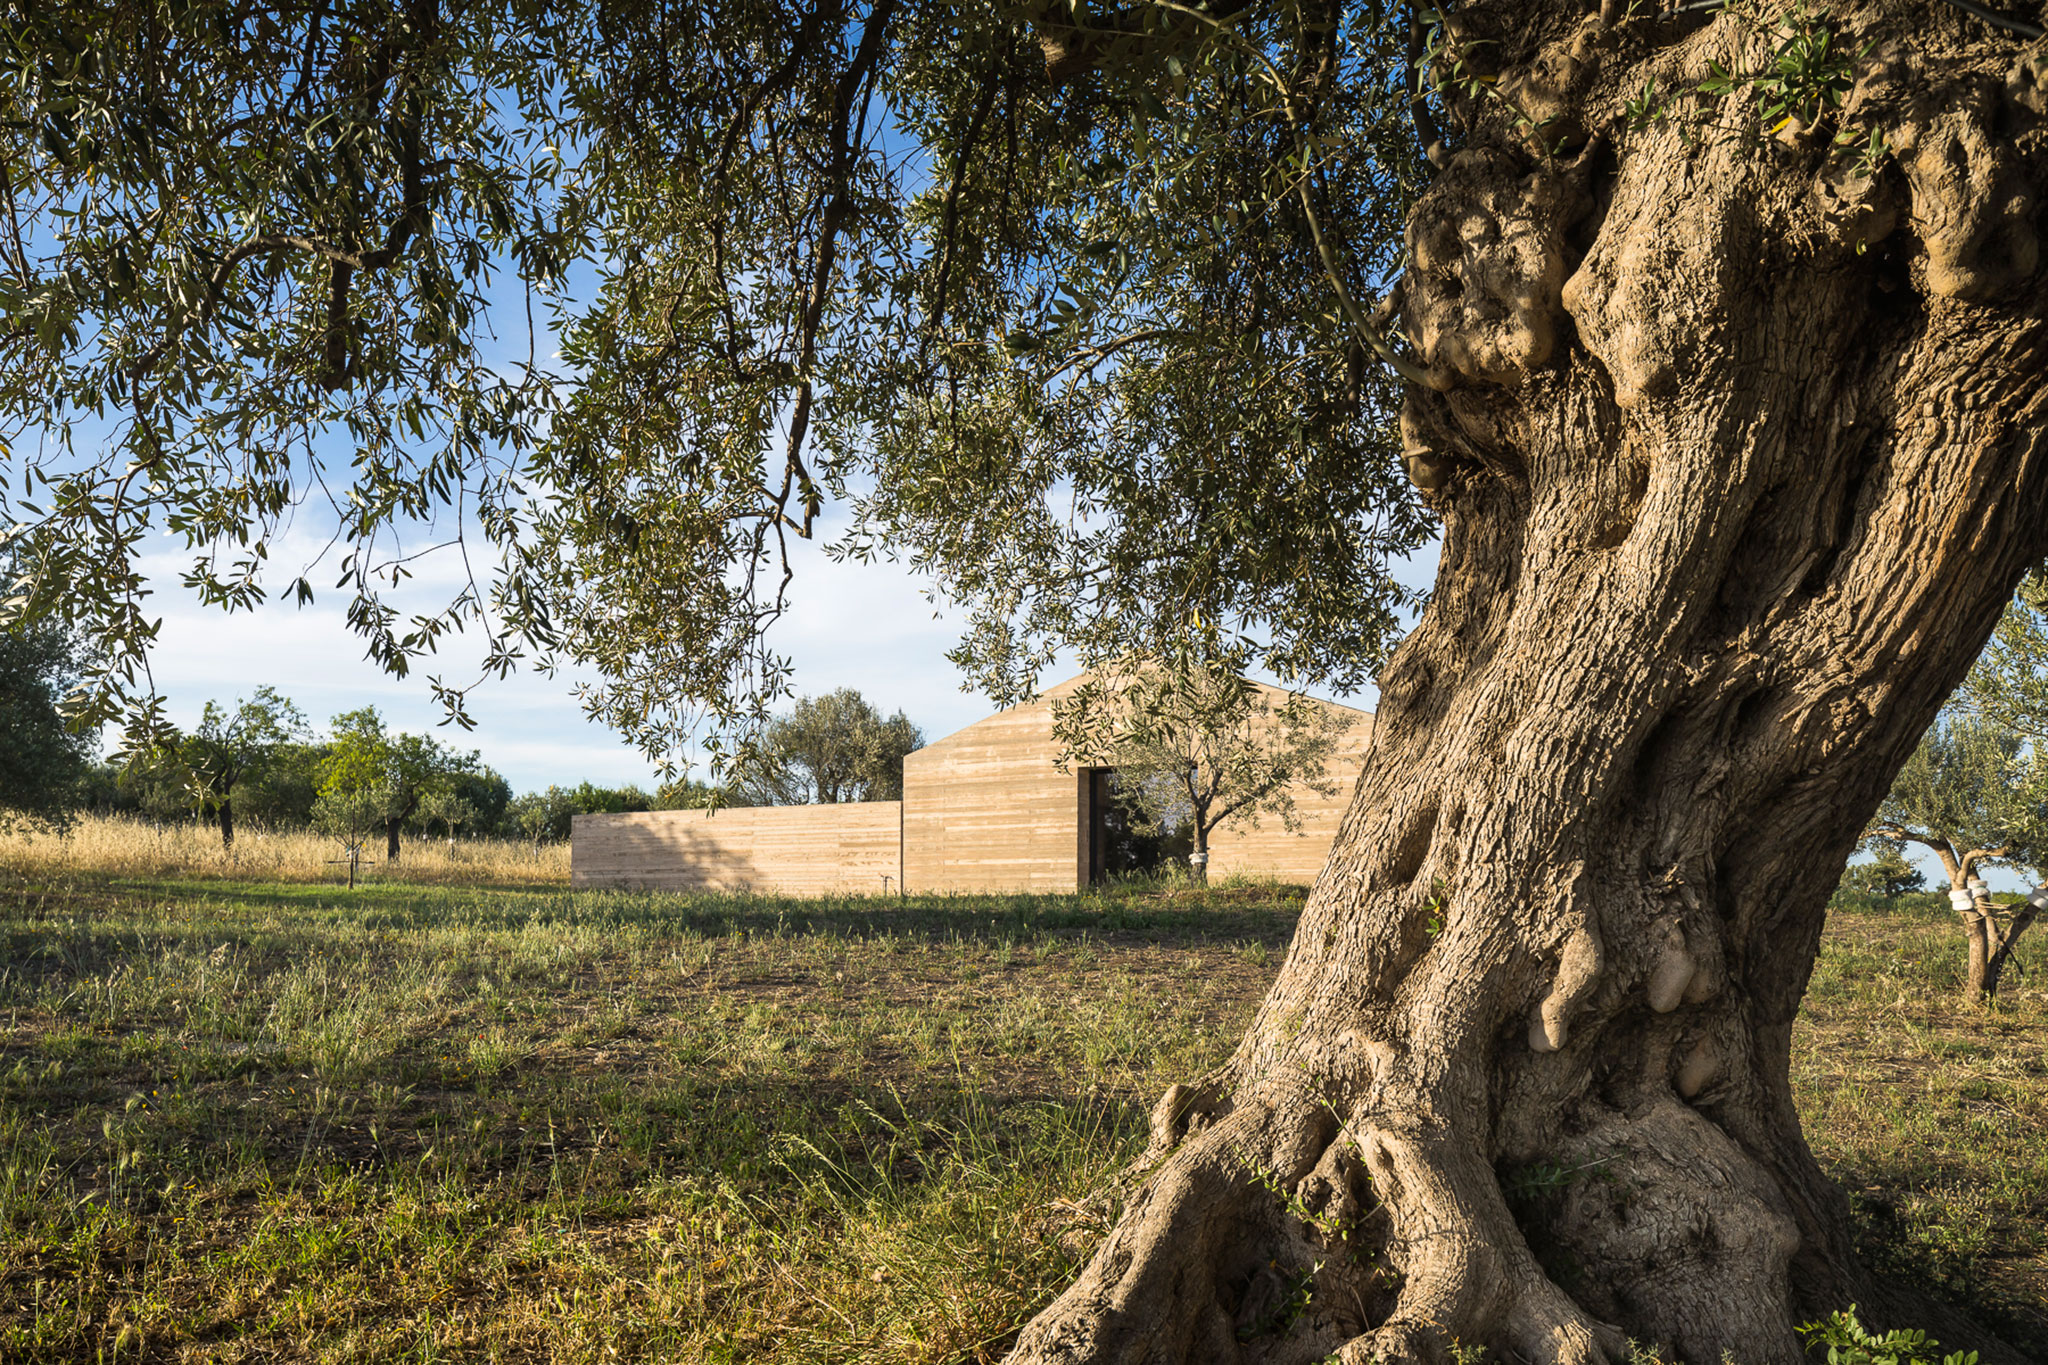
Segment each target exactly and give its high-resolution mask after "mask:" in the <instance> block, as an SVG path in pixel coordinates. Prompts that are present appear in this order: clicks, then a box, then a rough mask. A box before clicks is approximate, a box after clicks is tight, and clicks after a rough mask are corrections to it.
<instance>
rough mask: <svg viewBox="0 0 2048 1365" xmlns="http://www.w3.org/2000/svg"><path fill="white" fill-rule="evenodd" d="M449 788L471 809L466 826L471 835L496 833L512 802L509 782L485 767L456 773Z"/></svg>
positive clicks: (501, 825) (501, 826) (500, 828)
mask: <svg viewBox="0 0 2048 1365" xmlns="http://www.w3.org/2000/svg"><path fill="white" fill-rule="evenodd" d="M452 781H453V785H452V788H451V790H452V791H453V792H454V794H455V796H456V797H457V798H459V799H460V800H461V801H463V802H464V803H465V804H466V805H467V806H468V807H469V809H470V810H471V811H472V812H473V814H472V815H471V817H470V821H469V824H468V826H467V828H468V829H469V830H470V832H471V833H473V834H495V833H499V832H500V831H501V830H502V828H503V825H504V820H505V810H506V808H507V807H508V806H510V805H511V804H512V784H511V783H509V782H507V781H506V780H505V778H504V776H503V775H502V774H500V773H498V772H496V771H495V770H493V769H492V768H490V767H488V766H482V767H478V768H475V769H473V770H468V771H463V772H458V773H456V774H455V776H454V778H453V780H452Z"/></svg>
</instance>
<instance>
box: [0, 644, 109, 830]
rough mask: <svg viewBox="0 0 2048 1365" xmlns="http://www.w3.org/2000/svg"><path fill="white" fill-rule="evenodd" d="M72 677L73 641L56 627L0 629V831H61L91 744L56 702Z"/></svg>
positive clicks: (74, 804) (79, 790) (76, 798)
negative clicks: (24, 826) (16, 827)
mask: <svg viewBox="0 0 2048 1365" xmlns="http://www.w3.org/2000/svg"><path fill="white" fill-rule="evenodd" d="M77 675H78V649H77V645H76V642H75V641H74V640H73V638H72V636H71V635H70V633H69V632H67V631H65V630H64V629H63V628H61V627H59V626H57V625H54V624H39V625H27V624H23V625H16V626H14V627H12V628H9V629H6V630H0V828H4V827H5V826H6V825H9V824H13V823H15V822H25V823H28V824H35V825H54V826H57V827H60V828H61V827H63V826H65V825H67V824H68V823H69V822H70V819H71V816H72V813H73V812H74V811H75V810H76V809H77V808H78V805H79V803H80V801H81V799H82V797H83V794H84V792H83V788H84V783H85V781H86V778H87V776H88V772H89V768H90V765H91V761H92V755H93V750H94V748H95V747H96V746H95V745H94V743H93V739H92V736H90V735H88V734H84V733H81V732H79V731H76V730H73V729H70V728H69V727H68V726H67V725H66V723H65V719H64V715H63V713H62V711H61V710H60V709H59V706H58V703H59V702H60V701H62V700H63V698H64V694H65V693H66V691H68V690H69V688H70V686H71V684H72V682H73V681H74V679H76V677H77Z"/></svg>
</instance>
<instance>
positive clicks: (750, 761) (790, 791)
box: [731, 687, 924, 806]
mask: <svg viewBox="0 0 2048 1365" xmlns="http://www.w3.org/2000/svg"><path fill="white" fill-rule="evenodd" d="M923 744H924V734H923V732H922V731H920V730H919V729H918V728H917V727H916V726H915V725H913V724H911V722H910V718H909V717H908V716H906V715H904V714H903V713H902V712H901V711H898V712H897V713H896V714H895V715H893V716H884V715H883V714H882V713H881V712H880V711H879V710H877V709H876V708H875V707H874V705H873V704H872V703H870V702H869V701H868V700H867V698H865V697H863V696H861V694H860V693H859V692H858V691H856V690H854V689H853V688H850V687H842V688H840V689H839V690H838V691H836V692H831V693H827V694H826V695H825V696H822V697H801V698H799V699H798V700H797V703H796V706H795V708H794V709H793V710H792V711H791V712H790V714H788V715H786V716H778V717H777V718H776V719H775V720H773V721H771V722H770V723H769V724H768V727H767V729H766V730H765V731H764V732H763V733H762V735H761V737H760V739H759V740H758V742H757V743H756V744H755V746H754V747H753V748H752V749H751V751H749V752H748V753H747V754H746V755H745V756H744V758H743V760H742V762H741V765H740V767H739V777H738V781H737V782H736V783H735V788H734V792H733V795H732V797H731V801H732V803H733V804H737V805H749V806H803V805H812V804H825V805H834V804H837V803H839V802H842V801H897V800H901V799H902V797H903V758H904V756H905V755H906V754H908V753H910V752H911V751H912V750H913V749H917V748H920V747H921V746H922V745H923Z"/></svg>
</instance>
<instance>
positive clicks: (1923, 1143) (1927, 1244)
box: [0, 864, 2048, 1365]
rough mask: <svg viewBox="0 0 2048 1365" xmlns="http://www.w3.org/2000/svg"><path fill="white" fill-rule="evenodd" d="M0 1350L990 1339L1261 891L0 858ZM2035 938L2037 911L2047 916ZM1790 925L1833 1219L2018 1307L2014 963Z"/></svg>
mask: <svg viewBox="0 0 2048 1365" xmlns="http://www.w3.org/2000/svg"><path fill="white" fill-rule="evenodd" d="M5 875H6V876H7V877H8V878H9V880H8V881H7V882H6V883H5V885H4V897H0V934H4V936H5V947H4V950H0V1017H4V1019H5V1020H6V1024H7V1031H6V1035H5V1047H4V1052H0V1358H4V1359H6V1360H21V1361H29V1360H34V1361H63V1362H72V1361H92V1360H99V1359H107V1360H115V1359H121V1360H137V1361H141V1360H156V1361H170V1360H192V1361H199V1360H206V1361H256V1360H279V1359H282V1360H319V1361H392V1360H463V1361H487V1360H508V1361H589V1362H603V1361H611V1360H622V1361H656V1360H659V1361H669V1360H674V1361H749V1362H755V1361H761V1362H774V1363H777V1365H781V1363H785V1362H787V1363H791V1365H793V1363H794V1362H813V1361H815V1362H823V1361H835V1362H838V1361H876V1362H880V1361H891V1362H898V1361H912V1362H921V1361H929V1362H948V1361H963V1362H964V1361H986V1360H992V1359H994V1358H996V1357H998V1356H999V1355H1000V1353H1001V1351H1002V1349H1003V1347H1004V1346H1005V1344H1006V1342H1007V1340H1008V1337H1009V1336H1010V1334H1011V1333H1012V1332H1013V1331H1014V1329H1015V1327H1016V1326H1017V1324H1018V1323H1019V1322H1020V1321H1021V1320H1022V1319H1023V1318H1024V1317H1026V1316H1028V1315H1029V1313H1030V1312H1031V1311H1032V1310H1033V1309H1034V1308H1035V1307H1036V1306H1038V1305H1039V1304H1040V1303H1042V1302H1043V1301H1044V1300H1045V1298H1046V1297H1047V1296H1048V1295H1049V1294H1050V1293H1051V1292H1052V1291H1053V1290H1054V1289H1055V1287H1056V1286H1058V1285H1059V1284H1060V1283H1062V1282H1063V1281H1064V1280H1065V1279H1066V1278H1067V1277H1069V1276H1070V1275H1071V1274H1072V1272H1073V1270H1074V1268H1075V1265H1076V1259H1075V1258H1076V1257H1078V1256H1081V1255H1084V1254H1085V1252H1086V1250H1087V1246H1088V1239H1089V1234H1090V1230H1091V1229H1090V1226H1089V1225H1088V1224H1087V1223H1086V1221H1085V1220H1081V1221H1077V1220H1076V1217H1075V1210H1074V1209H1073V1207H1072V1201H1075V1200H1077V1199H1078V1198H1080V1197H1081V1196H1083V1195H1085V1194H1086V1193H1087V1192H1088V1191H1090V1190H1091V1189H1092V1188H1093V1187H1094V1186H1096V1185H1097V1184H1098V1183H1099V1182H1101V1181H1102V1180H1103V1179H1104V1178H1105V1177H1107V1176H1108V1175H1109V1174H1110V1173H1111V1172H1113V1171H1114V1170H1116V1169H1117V1168H1118V1167H1119V1165H1120V1164H1122V1163H1123V1162H1124V1161H1126V1160H1127V1159H1128V1158H1129V1157H1130V1156H1131V1155H1132V1154H1133V1153H1134V1151H1135V1150H1136V1149H1137V1147H1138V1146H1139V1145H1140V1136H1141V1130H1142V1128H1143V1115H1144V1113H1145V1111H1146V1110H1147V1108H1148V1107H1149V1105H1150V1103H1151V1101H1152V1099H1153V1098H1154V1097H1155V1096H1156V1094H1157V1093H1158V1092H1159V1091H1160V1090H1161V1089H1163V1088H1164V1086H1166V1085H1167V1084H1169V1083H1170V1082H1172V1081H1174V1080H1177V1079H1184V1078H1186V1077H1188V1076H1189V1075H1191V1074H1193V1073H1195V1072H1197V1071H1200V1070H1202V1069H1203V1068H1205V1067H1206V1066H1208V1065H1210V1064H1212V1063H1213V1062H1215V1061H1216V1060H1218V1059H1219V1058H1220V1057H1221V1056H1222V1055H1223V1054H1224V1053H1225V1052H1226V1051H1227V1050H1228V1048H1229V1046H1230V1044H1231V1043H1232V1042H1233V1041H1234V1039H1235V1037H1236V1035H1237V1033H1238V1031H1239V1030H1240V1029H1241V1027H1242V1026H1243V1024H1244V1022H1245V1020H1246V1018H1247V1017H1248V1015H1249V1013H1250V1011H1251V1009H1252V1007H1253V1006H1254V1005H1255V1003H1256V1002H1257V1000H1258V998H1259V996H1260V994H1261V993H1262V992H1263V991H1264V989H1265V987H1266V985H1267V983H1268V982H1269V981H1270V979H1271V976H1272V973H1273V971H1274V969H1275V967H1276V966H1277V963H1278V960H1279V957H1280V955H1281V953H1282V952H1283V951H1284V949H1285V946H1286V943H1287V940H1288V936H1289V934H1290V932H1291V930H1292V927H1293V923H1294V917H1295V914H1296V911H1297V910H1298V906H1299V900H1298V893H1296V892H1290V891H1288V890H1286V889H1282V888H1264V889H1260V888H1242V889H1238V890H1234V891H1231V890H1226V891H1221V892H1218V893H1215V894H1212V895H1211V896H1208V897H1206V898H1195V897H1193V896H1190V895H1185V894H1183V895H1178V896H1172V895H1161V894H1155V893H1148V892H1145V891H1143V890H1140V889H1133V890H1128V891H1123V892H1118V893H1110V894H1104V895H1100V896H1083V897H1040V898H1024V897H1018V898H987V899H933V900H912V901H909V902H906V903H901V904H898V903H896V902H878V901H845V902H826V903H820V902H788V901H776V900H766V899H760V900H750V899H744V898H710V897H694V898H693V897H683V896H666V895H663V896H654V895H638V894H625V893H599V894H572V893H570V892H568V891H567V890H566V889H565V888H563V887H561V886H559V885H552V884H547V883H539V884H534V885H529V886H526V887H524V888H500V889H495V890H491V889H481V888H477V887H469V886H457V885H433V884H422V883H416V882H406V881H400V880H389V879H387V880H383V881H380V882H378V883H375V884H372V885H369V886H366V887H363V888H360V889H358V890H357V891H355V892H353V893H350V892H348V891H346V890H343V889H341V888H338V887H335V886H332V885H321V884H318V883H315V882H311V881H304V880H277V881H263V882H258V881H253V880H236V879H233V878H230V877H226V876H222V875H219V870H218V869H216V870H215V872H214V874H213V875H209V876H204V877H183V878H169V877H165V876H161V875H136V874H134V873H124V874H118V875H117V874H109V873H103V872H101V873H95V872H88V871H83V870H80V869H79V868H77V867H73V868H71V869H70V870H63V869H57V870H54V871H53V870H52V868H51V867H50V866H48V865H47V864H43V865H37V866H33V867H23V866H19V865H17V866H15V867H14V869H13V870H12V871H11V872H9V873H6V874H5ZM2044 937H2048V936H2044ZM1958 948H1959V944H1958V939H1957V935H1956V933H1955V931H1954V930H1953V929H1952V927H1951V926H1950V925H1949V924H1948V923H1947V921H1946V919H1945V915H1944V914H1943V913H1938V912H1935V911H1931V910H1928V909H1926V908H1924V907H1923V908H1918V909H1912V910H1907V911H1901V912H1897V913H1894V914H1891V915H1880V914H1870V913H1864V914H1851V915H1845V916H1841V917H1839V918H1838V920H1837V923H1836V924H1835V926H1834V927H1833V929H1832V930H1831V932H1830V935H1829V939H1828V943H1827V946H1826V950H1825V955H1824V957H1823V959H1822V962H1821V966H1820V969H1819V972H1818V975H1817V978H1816V982H1815V987H1814V990H1813V994H1812V999H1811V1006H1810V1009H1809V1011H1808V1015H1807V1019H1806V1022H1805V1024H1804V1026H1803V1027H1802V1028H1801V1030H1800V1032H1799V1035H1798V1040H1797V1055H1796V1058H1795V1062H1794V1066H1795V1070H1796V1074H1797V1078H1798V1083H1799V1086H1800V1092H1801V1102H1802V1105H1803V1107H1804V1112H1805V1114H1806V1116H1807V1119H1808V1123H1809V1126H1810V1129H1811V1132H1812V1135H1813V1140H1814V1143H1815V1146H1816V1148H1817V1149H1818V1150H1819V1151H1820V1152H1821V1154H1822V1156H1823V1159H1824V1160H1825V1161H1826V1162H1827V1163H1828V1164H1829V1165H1830V1167H1831V1168H1832V1169H1833V1170H1834V1171H1836V1172H1837V1174H1838V1175H1839V1176H1840V1178H1841V1179H1842V1180H1843V1182H1844V1183H1845V1185H1846V1186H1847V1187H1848V1188H1849V1190H1850V1191H1851V1192H1852V1194H1853V1196H1854V1198H1855V1200H1856V1203H1857V1208H1858V1211H1859V1217H1860V1219H1861V1220H1862V1224H1863V1227H1864V1231H1865V1233H1866V1242H1867V1248H1866V1250H1867V1253H1868V1254H1870V1255H1872V1256H1874V1257H1875V1258H1877V1259H1878V1260H1880V1261H1882V1262H1884V1263H1885V1264H1887V1265H1888V1266H1890V1267H1892V1268H1894V1269H1897V1270H1900V1271H1904V1272H1907V1273H1911V1274H1914V1275H1917V1276H1920V1277H1922V1278H1923V1279H1927V1280H1931V1281H1933V1282H1935V1283H1937V1284H1939V1285H1941V1286H1942V1287H1943V1288H1944V1289H1946V1291H1947V1292H1948V1293H1949V1294H1950V1295H1951V1297H1955V1298H1957V1299H1959V1300H1962V1301H1965V1302H1967V1303H1969V1304H1971V1305H1972V1306H1973V1307H1974V1308H1975V1309H1976V1310H1977V1311H1979V1312H1981V1313H1984V1314H1986V1315H1987V1316H1990V1317H1992V1318H1994V1319H1995V1320H1997V1321H1998V1322H1999V1323H2000V1324H2001V1325H2002V1326H2003V1327H2004V1329H2005V1330H2006V1331H2007V1332H2008V1333H2009V1334H2011V1335H2012V1336H2013V1337H2015V1338H2017V1339H2020V1340H2022V1341H2024V1342H2025V1343H2026V1344H2027V1345H2029V1346H2031V1347H2032V1348H2033V1349H2034V1350H2036V1351H2040V1352H2044V1353H2048V1232H2044V1226H2048V1143H2044V1142H2043V1140H2042V1135H2043V1134H2044V1133H2048V1070H2044V1058H2043V1048H2042V1039H2043V1037H2044V1032H2043V1025H2044V1023H2048V991H2044V990H2043V985H2044V981H2048V966H2035V965H2034V964H2037V963H2040V962H2041V961H2042V958H2041V954H2040V953H2039V951H2038V949H2037V950H2036V951H2035V952H2033V953H2030V954H2029V955H2028V959H2027V960H2028V963H2029V966H2030V968H2031V970H2030V971H2029V974H2028V975H2027V976H2026V977H2025V978H2024V979H2022V980H2020V981H2017V982H2015V983H2013V986H2012V987H2011V988H2010V990H2009V992H2008V995H2007V997H2006V998H2005V999H2004V1000H2003V1001H2002V1002H2001V1005H2000V1007H1999V1009H1998V1010H1997V1011H1995V1012H1993V1013H1990V1014H1969V1013H1963V1012H1960V1011H1958V1010H1956V1009H1954V1008H1952V1007H1951V1006H1950V1004H1949V1003H1948V1002H1949V1001H1950V1000H1951V999H1952V998H1953V994H1954V989H1955V985H1956V975H1957V971H1956V967H1957V963H1956V959H1957V957H1958Z"/></svg>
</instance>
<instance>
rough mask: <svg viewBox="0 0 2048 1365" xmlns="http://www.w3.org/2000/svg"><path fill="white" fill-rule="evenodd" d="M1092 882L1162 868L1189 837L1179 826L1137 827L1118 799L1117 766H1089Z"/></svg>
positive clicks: (1183, 851)
mask: <svg viewBox="0 0 2048 1365" xmlns="http://www.w3.org/2000/svg"><path fill="white" fill-rule="evenodd" d="M1087 791H1088V810H1087V816H1088V883H1089V885H1091V886H1096V885H1100V884H1101V883H1103V882H1105V881H1108V880H1109V879H1110V878H1111V877H1116V876H1131V875H1134V874H1136V875H1142V874H1146V873H1155V872H1158V871H1160V870H1162V869H1163V868H1164V867H1165V866H1166V865H1167V864H1168V863H1169V862H1171V861H1172V860H1173V858H1174V855H1175V853H1176V852H1178V853H1180V854H1182V855H1185V854H1186V852H1187V848H1186V845H1187V843H1188V839H1187V836H1186V834H1185V833H1184V832H1183V831H1181V830H1178V829H1172V830H1166V831H1161V832H1147V831H1145V830H1142V829H1136V828H1133V821H1132V819H1131V815H1130V812H1129V811H1127V810H1125V809H1124V807H1123V805H1122V804H1121V803H1120V802H1119V801H1118V800H1117V772H1116V769H1114V768H1090V769H1088V787H1087Z"/></svg>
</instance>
